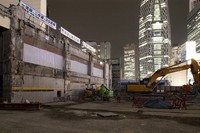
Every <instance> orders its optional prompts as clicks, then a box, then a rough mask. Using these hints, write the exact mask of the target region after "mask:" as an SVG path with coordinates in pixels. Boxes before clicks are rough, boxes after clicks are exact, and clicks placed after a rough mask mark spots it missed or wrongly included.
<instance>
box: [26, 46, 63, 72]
mask: <svg viewBox="0 0 200 133" xmlns="http://www.w3.org/2000/svg"><path fill="white" fill-rule="evenodd" d="M23 61H24V62H28V63H32V64H36V65H41V66H47V67H51V68H56V69H63V57H62V56H60V55H57V54H54V53H52V52H49V51H47V50H43V49H40V48H36V47H33V46H31V45H28V44H26V43H24V57H23Z"/></svg>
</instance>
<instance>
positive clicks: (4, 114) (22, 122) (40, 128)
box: [0, 101, 200, 133]
mask: <svg viewBox="0 0 200 133" xmlns="http://www.w3.org/2000/svg"><path fill="white" fill-rule="evenodd" d="M190 107H191V108H190ZM190 107H188V109H187V110H178V109H170V110H169V109H147V108H135V107H132V105H131V103H130V102H126V101H122V102H121V103H116V102H115V101H111V102H72V101H71V102H70V101H69V102H64V103H52V104H48V105H46V106H43V107H42V108H41V109H40V110H38V111H6V110H0V119H1V121H0V133H200V106H199V105H198V106H196V105H195V108H194V105H192V106H191V105H190ZM99 114H103V116H100V115H99ZM111 114H114V115H111Z"/></svg>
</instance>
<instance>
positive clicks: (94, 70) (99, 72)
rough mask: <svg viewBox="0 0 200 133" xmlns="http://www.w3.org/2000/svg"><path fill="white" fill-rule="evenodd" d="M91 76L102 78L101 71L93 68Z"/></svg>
mask: <svg viewBox="0 0 200 133" xmlns="http://www.w3.org/2000/svg"><path fill="white" fill-rule="evenodd" d="M93 76H96V77H101V78H102V77H103V70H102V69H98V68H95V67H94V68H93Z"/></svg>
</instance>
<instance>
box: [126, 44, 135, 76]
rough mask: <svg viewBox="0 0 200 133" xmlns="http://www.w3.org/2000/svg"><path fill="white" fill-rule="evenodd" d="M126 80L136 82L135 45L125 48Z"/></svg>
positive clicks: (128, 45)
mask: <svg viewBox="0 0 200 133" xmlns="http://www.w3.org/2000/svg"><path fill="white" fill-rule="evenodd" d="M123 79H125V80H135V79H136V77H135V45H134V44H127V45H126V46H125V47H124V77H123Z"/></svg>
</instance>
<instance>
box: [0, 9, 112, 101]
mask: <svg viewBox="0 0 200 133" xmlns="http://www.w3.org/2000/svg"><path fill="white" fill-rule="evenodd" d="M11 11H12V15H13V17H12V18H11V19H10V22H11V25H10V30H9V31H8V32H6V33H7V34H8V35H7V37H6V38H5V39H7V40H3V44H5V46H4V45H3V46H4V47H3V49H4V50H3V53H4V55H3V59H7V62H5V61H4V62H3V63H1V67H0V68H1V69H2V66H3V73H2V75H3V96H2V97H1V98H4V99H6V100H7V101H10V102H21V101H24V100H25V99H27V100H29V101H31V102H52V101H54V98H56V97H64V96H68V95H70V96H71V97H72V98H73V99H79V97H80V95H81V94H82V93H83V89H85V88H86V86H85V84H97V85H100V84H102V83H104V84H106V85H109V75H110V74H109V72H110V71H109V65H108V64H107V63H104V65H101V64H100V60H99V59H98V58H97V57H94V56H93V55H91V54H89V53H84V52H82V50H81V48H79V47H77V46H80V44H76V45H74V44H75V42H73V41H72V40H70V39H69V38H67V37H65V36H63V35H61V34H59V30H58V31H51V30H50V32H49V33H48V34H46V33H45V32H44V31H42V30H41V29H40V28H37V26H35V25H33V23H29V21H27V20H26V18H25V16H24V15H22V14H24V11H23V10H22V8H20V7H19V6H13V7H11ZM55 33H57V34H55ZM0 40H2V39H0ZM0 47H2V46H0ZM0 59H2V58H0Z"/></svg>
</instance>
